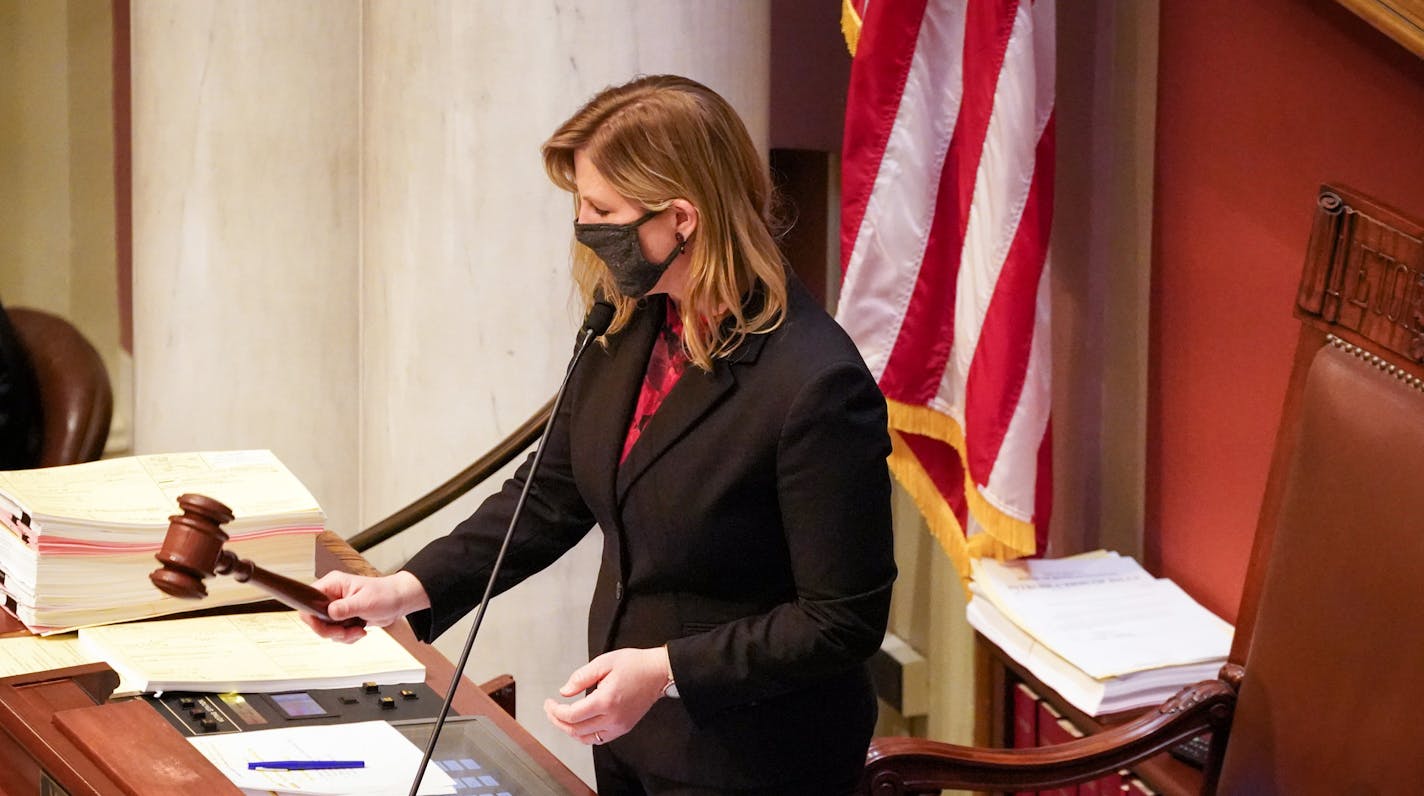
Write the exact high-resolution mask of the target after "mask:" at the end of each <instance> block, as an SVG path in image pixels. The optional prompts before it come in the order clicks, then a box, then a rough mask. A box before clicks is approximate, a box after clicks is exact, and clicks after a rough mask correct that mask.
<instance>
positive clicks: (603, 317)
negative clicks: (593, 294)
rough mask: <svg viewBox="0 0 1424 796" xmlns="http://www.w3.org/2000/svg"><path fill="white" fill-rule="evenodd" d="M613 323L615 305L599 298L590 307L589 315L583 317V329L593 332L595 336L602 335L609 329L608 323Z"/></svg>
mask: <svg viewBox="0 0 1424 796" xmlns="http://www.w3.org/2000/svg"><path fill="white" fill-rule="evenodd" d="M611 323H613V305H612V304H610V303H608V302H607V301H603V300H602V299H599V300H597V301H595V302H593V306H592V307H589V308H588V315H585V316H584V319H583V330H584V331H586V332H592V333H593V336H594V337H601V336H603V333H604V332H606V331H608V325H609V324H611Z"/></svg>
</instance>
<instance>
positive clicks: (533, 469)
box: [409, 298, 613, 796]
mask: <svg viewBox="0 0 1424 796" xmlns="http://www.w3.org/2000/svg"><path fill="white" fill-rule="evenodd" d="M612 322H613V305H612V304H609V303H608V302H607V301H604V300H603V299H602V298H598V299H596V300H595V301H594V302H593V306H592V307H590V308H589V310H588V315H586V316H584V319H583V326H582V327H580V328H579V338H578V345H577V346H575V347H574V355H573V357H572V358H571V359H569V366H568V369H566V370H565V371H564V380H563V381H562V382H560V384H559V391H558V392H557V393H555V394H554V406H553V408H552V409H550V410H549V422H547V423H545V424H544V432H543V433H542V434H540V435H539V443H538V445H536V446H535V448H534V460H533V461H532V462H531V463H530V465H529V474H528V475H527V476H526V477H525V479H524V487H523V488H522V489H520V490H519V500H518V501H516V502H515V504H514V513H513V514H511V515H510V517H509V528H508V529H507V530H505V532H504V541H502V542H501V543H500V545H499V553H498V554H497V555H496V556H495V558H494V566H493V567H491V568H490V575H489V582H488V583H486V584H485V593H484V596H483V597H481V598H480V606H479V608H478V609H476V610H475V623H474V625H473V626H471V627H470V635H469V636H468V637H466V639H465V646H464V649H462V650H461V651H460V660H459V661H458V662H457V663H456V664H455V675H454V677H452V678H451V679H450V689H449V690H448V691H446V692H445V700H444V702H442V703H441V705H440V715H438V716H436V718H435V726H434V727H432V728H431V730H430V740H429V741H428V742H426V744H425V754H423V755H421V758H420V768H418V769H416V771H415V781H414V782H412V783H411V784H410V794H409V796H416V791H418V790H420V781H421V780H422V779H424V778H425V769H426V768H427V767H428V766H429V765H430V757H431V755H432V754H434V752H435V742H436V741H437V740H439V738H440V730H441V728H443V727H444V726H445V718H446V717H447V716H449V715H450V703H451V702H452V701H453V700H454V699H455V689H456V688H457V687H458V686H459V685H460V678H461V677H462V676H463V675H464V672H465V663H466V661H468V660H469V659H470V650H471V649H473V648H474V646H475V634H476V633H479V632H480V623H481V622H483V621H484V618H485V608H487V607H488V606H489V601H490V595H491V594H492V593H493V592H494V584H495V580H496V579H498V578H499V568H500V565H501V564H503V563H504V554H505V551H507V550H508V549H509V540H510V539H511V538H512V537H513V536H514V528H515V526H516V525H518V524H519V515H521V514H523V513H524V500H525V498H527V497H528V496H529V487H530V485H531V484H533V483H534V476H535V475H536V474H537V473H538V472H539V462H540V460H542V459H543V458H544V443H545V442H546V441H547V440H548V439H549V430H550V429H551V428H553V427H554V419H555V418H557V417H558V416H559V407H560V406H562V405H563V403H564V389H565V388H567V387H568V386H569V378H570V377H572V376H573V373H574V368H575V367H576V366H577V365H578V362H579V359H580V358H582V357H583V352H584V351H585V350H587V348H588V346H589V343H592V342H593V340H594V338H597V337H601V336H602V335H603V333H604V332H606V331H608V325H609V324H610V323H612Z"/></svg>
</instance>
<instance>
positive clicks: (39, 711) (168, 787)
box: [0, 532, 593, 796]
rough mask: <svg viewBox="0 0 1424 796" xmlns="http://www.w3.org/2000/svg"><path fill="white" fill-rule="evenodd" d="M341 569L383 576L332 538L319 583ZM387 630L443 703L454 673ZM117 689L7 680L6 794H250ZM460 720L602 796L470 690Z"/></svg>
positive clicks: (56, 674) (10, 621)
mask: <svg viewBox="0 0 1424 796" xmlns="http://www.w3.org/2000/svg"><path fill="white" fill-rule="evenodd" d="M333 569H345V570H347V571H350V572H355V573H357V574H364V575H375V574H379V573H377V572H376V571H375V570H373V569H372V568H371V566H370V564H369V563H367V562H366V560H365V559H363V558H362V557H361V556H360V554H358V553H357V552H356V551H355V550H352V549H351V547H350V546H349V545H347V544H346V542H345V541H344V540H343V539H341V538H340V537H338V536H336V535H335V534H332V533H330V532H327V533H323V534H322V535H321V536H320V537H318V542H317V573H318V574H322V573H325V572H328V571H330V570H333ZM218 610H223V609H218ZM387 630H388V631H389V632H390V634H391V635H392V636H393V637H395V638H396V639H397V640H398V641H400V643H401V644H402V645H404V646H405V647H406V649H408V650H410V652H411V654H412V655H414V656H415V657H416V658H417V659H418V660H419V661H420V662H421V663H422V664H424V665H425V682H426V684H427V685H429V686H430V687H431V688H432V689H434V690H435V691H436V692H437V693H444V692H445V690H446V689H447V688H448V687H449V685H450V678H451V677H453V676H454V673H455V672H454V668H455V667H454V666H453V665H452V664H451V663H450V662H449V661H447V660H446V659H445V657H444V656H442V655H441V654H440V653H439V652H437V651H436V650H435V648H434V647H431V646H429V645H427V644H421V643H419V642H418V641H416V639H415V635H414V633H412V632H411V630H410V627H409V626H408V625H406V624H405V623H404V622H398V623H396V624H395V625H392V626H391V627H389V628H387ZM23 631H24V626H23V625H21V624H19V623H18V622H17V621H15V619H14V618H13V617H10V616H9V615H0V635H9V634H13V633H15V632H23ZM117 684H118V676H117V675H115V674H114V672H113V671H112V670H110V669H109V667H108V666H106V665H104V664H102V663H100V664H90V665H86V666H75V667H71V668H68V669H58V670H55V671H50V672H40V673H36V674H28V675H19V676H16V677H9V678H3V679H0V794H4V795H5V796H10V794H15V795H16V796H19V795H20V794H25V795H26V796H28V795H29V794H44V796H65V795H66V794H67V796H110V794H130V795H131V796H150V795H152V796H169V794H172V796H180V795H181V796H191V794H194V793H203V794H204V795H205V796H229V794H233V795H237V794H241V791H240V790H238V789H237V788H236V787H235V786H233V784H232V783H231V782H229V781H228V780H227V778H226V777H224V776H223V775H222V774H221V773H220V772H219V771H218V770H217V769H216V768H214V767H213V766H212V765H211V764H210V763H208V761H207V759H206V758H204V757H203V756H202V755H201V754H199V753H198V751H197V750H196V749H194V748H193V747H192V746H191V745H190V744H189V743H188V741H187V740H186V739H185V738H183V736H182V735H181V734H179V732H178V731H177V730H175V729H174V728H173V726H172V725H170V724H169V723H168V722H167V721H166V720H165V719H163V718H162V717H161V716H159V715H158V712H157V711H155V710H154V709H153V708H152V707H150V706H149V704H148V703H147V702H145V701H143V700H141V699H133V700H126V701H118V702H110V701H109V695H110V694H111V693H113V690H114V687H115V686H116V685H117ZM453 710H454V712H455V713H459V714H461V715H466V716H469V715H482V716H487V717H489V719H490V720H492V721H493V722H494V723H495V724H496V725H498V727H499V728H500V729H501V730H503V731H504V733H505V734H506V735H508V736H509V737H510V739H512V740H513V741H514V742H515V743H517V744H518V745H519V746H520V747H521V748H522V749H523V750H524V751H525V752H526V753H527V754H528V755H529V756H530V757H531V758H532V759H533V760H534V762H535V763H537V764H538V765H539V766H540V767H541V768H543V769H544V771H546V772H547V773H548V774H549V775H550V776H551V777H553V778H554V780H555V781H557V782H558V783H559V785H560V786H561V787H563V788H564V789H566V790H567V791H568V792H569V793H572V794H580V795H581V796H582V795H585V794H588V795H591V794H592V793H593V791H592V790H590V789H589V787H588V786H587V785H585V784H584V783H583V780H581V779H579V778H578V777H577V776H576V775H575V774H574V773H573V772H572V771H570V770H569V769H568V768H567V767H565V766H564V765H563V763H561V762H559V760H558V758H556V757H554V755H553V754H552V753H551V752H549V750H547V749H545V748H544V747H543V746H542V745H540V744H539V742H538V741H537V740H535V739H534V737H533V736H532V735H530V734H529V733H528V731H526V730H525V729H524V728H523V727H521V726H519V724H518V723H517V722H516V721H515V720H514V717H513V716H511V715H509V713H507V712H506V711H505V710H503V709H502V708H501V707H500V706H499V705H497V704H495V702H494V701H493V700H492V699H490V697H489V696H487V695H486V694H485V693H484V692H483V691H482V690H481V689H480V688H479V687H478V686H476V685H475V684H474V683H472V682H470V681H468V680H465V681H463V682H462V684H461V687H460V689H459V692H458V693H457V694H456V696H455V702H454V705H453Z"/></svg>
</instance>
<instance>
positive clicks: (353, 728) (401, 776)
mask: <svg viewBox="0 0 1424 796" xmlns="http://www.w3.org/2000/svg"><path fill="white" fill-rule="evenodd" d="M188 740H189V741H190V742H191V743H192V744H193V746H194V747H196V748H197V750H198V751H199V752H201V753H202V754H203V756H204V757H206V758H207V759H208V760H209V761H211V762H212V764H213V765H214V766H216V767H217V769H218V770H219V771H221V772H222V773H223V774H224V775H225V776H226V777H227V778H228V779H230V780H232V782H233V784H234V785H237V786H238V787H239V788H242V789H243V790H244V791H247V792H249V793H254V794H262V793H297V794H321V795H322V796H336V794H355V795H357V796H366V795H367V794H369V795H370V796H386V795H387V794H393V793H401V794H404V793H407V792H409V790H410V783H411V781H412V780H413V779H415V771H416V769H417V768H418V767H419V766H420V757H421V750H420V749H418V748H416V746H415V744H413V743H411V742H410V740H409V739H408V738H406V737H405V736H404V735H401V734H400V731H399V730H397V729H396V728H394V727H392V726H391V725H390V724H387V723H386V722H384V721H362V722H356V723H353V724H323V725H317V726H310V727H285V728H282V729H277V730H256V731H250V732H235V733H228V734H223V735H200V736H197V737H195V738H189V739H188ZM353 758H354V759H359V760H361V761H362V762H363V763H365V766H364V767H363V768H341V769H322V770H314V771H273V770H270V769H263V770H258V771H252V770H249V769H248V767H247V766H248V764H249V763H260V762H263V761H270V760H338V759H340V760H348V759H353ZM454 792H455V781H454V780H452V779H450V775H448V774H446V773H445V772H444V771H443V770H441V768H440V767H439V766H430V767H429V768H427V769H426V770H425V778H424V779H423V780H421V783H420V791H419V793H421V794H426V795H427V796H441V795H442V794H452V793H454Z"/></svg>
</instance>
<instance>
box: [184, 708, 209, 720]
mask: <svg viewBox="0 0 1424 796" xmlns="http://www.w3.org/2000/svg"><path fill="white" fill-rule="evenodd" d="M188 715H189V716H192V717H193V718H195V719H201V718H202V717H204V716H206V715H208V712H207V711H206V710H203V709H202V708H189V709H188Z"/></svg>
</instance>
